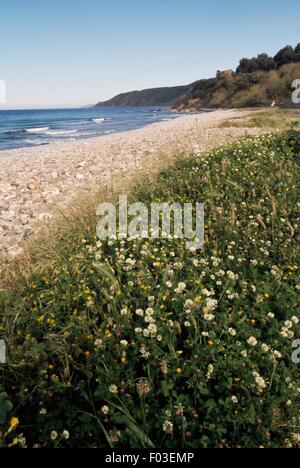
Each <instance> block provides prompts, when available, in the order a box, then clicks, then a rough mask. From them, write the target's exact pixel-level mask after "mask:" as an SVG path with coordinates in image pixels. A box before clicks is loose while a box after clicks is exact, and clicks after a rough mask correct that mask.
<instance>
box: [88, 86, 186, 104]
mask: <svg viewBox="0 0 300 468" xmlns="http://www.w3.org/2000/svg"><path fill="white" fill-rule="evenodd" d="M191 89H192V85H188V86H175V87H171V88H154V89H144V90H143V91H132V92H129V93H123V94H119V95H118V96H115V97H114V98H113V99H110V100H109V101H105V102H99V103H98V104H97V105H96V107H140V106H172V105H174V104H175V102H176V101H177V99H178V98H180V97H182V96H183V95H184V94H186V93H188V92H189V91H190V90H191Z"/></svg>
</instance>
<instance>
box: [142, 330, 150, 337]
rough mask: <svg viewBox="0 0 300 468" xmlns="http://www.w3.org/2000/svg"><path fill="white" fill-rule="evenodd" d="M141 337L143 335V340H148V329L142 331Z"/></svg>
mask: <svg viewBox="0 0 300 468" xmlns="http://www.w3.org/2000/svg"><path fill="white" fill-rule="evenodd" d="M143 335H144V337H145V338H149V336H150V332H149V330H148V329H146V330H144V331H143Z"/></svg>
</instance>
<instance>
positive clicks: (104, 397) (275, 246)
mask: <svg viewBox="0 0 300 468" xmlns="http://www.w3.org/2000/svg"><path fill="white" fill-rule="evenodd" d="M284 66H286V65H284ZM288 66H291V65H288ZM262 118H263V119H264V117H262ZM299 163H300V133H299V131H298V130H297V127H296V125H295V126H294V128H292V129H291V130H288V131H282V132H281V133H270V134H267V135H264V136H259V137H245V138H244V139H242V140H240V141H239V142H236V143H234V144H230V145H228V146H224V147H221V148H218V149H215V150H212V151H210V152H209V153H206V154H201V155H196V154H186V155H178V160H177V161H176V162H175V163H174V164H173V165H172V166H170V167H168V168H166V169H164V170H161V171H160V172H159V174H158V175H156V176H155V177H152V178H151V177H148V178H147V183H145V181H142V182H141V183H139V184H137V186H136V187H135V188H133V189H132V192H131V201H132V202H134V201H143V202H144V203H146V204H147V203H150V202H152V201H153V200H155V201H156V202H160V201H163V202H164V201H166V199H167V200H168V201H170V202H171V201H175V202H180V203H184V202H186V201H187V200H188V201H190V202H192V203H195V202H204V203H205V207H206V208H205V211H206V225H205V244H204V247H203V249H202V250H201V251H193V250H191V251H189V250H186V248H185V242H184V241H181V240H175V239H170V240H157V239H156V240H141V239H135V240H118V239H112V240H109V241H105V242H103V241H102V242H100V241H99V240H98V239H97V238H96V237H95V226H96V223H97V219H96V216H95V215H93V214H90V212H89V211H84V210H83V213H84V216H83V217H81V222H80V223H76V222H74V220H72V219H66V220H65V221H66V222H65V226H66V227H65V228H64V229H61V230H60V231H58V232H57V233H56V234H57V235H56V248H55V249H53V250H52V251H51V255H49V254H48V257H47V256H45V260H44V263H43V264H41V263H39V262H37V263H36V264H34V260H32V262H33V264H32V265H31V267H32V268H31V273H30V274H29V272H28V268H25V269H24V271H22V268H21V267H20V268H19V272H18V273H16V274H17V276H15V279H14V282H13V283H11V284H7V285H6V287H4V286H3V289H2V291H1V295H0V324H1V328H0V339H1V337H3V338H4V337H5V340H6V342H7V348H8V363H7V364H6V365H0V382H1V383H0V428H1V429H0V446H1V447H17V446H19V447H25V446H27V447H50V448H51V447H66V448H70V447H77V448H78V447H84V448H85V447H98V448H103V447H116V448H120V447H127V448H128V447H132V448H138V447H149V448H153V447H156V448H160V447H164V448H176V449H178V448H180V447H182V448H200V447H203V448H204V447H220V448H225V447H242V448H248V447H249V448H259V447H261V448H265V447H266V448H277V447H297V446H299V444H300V434H299V432H300V431H299V392H300V380H299V368H298V366H297V365H296V364H294V363H293V362H292V352H293V348H292V344H293V341H294V340H295V339H296V338H299V336H300V322H299V291H300V270H299V253H300V252H299V240H300V238H299V225H300V204H299V191H300V184H299ZM40 248H41V247H40ZM44 249H45V251H46V250H47V245H46V246H45V247H44ZM33 259H34V255H33Z"/></svg>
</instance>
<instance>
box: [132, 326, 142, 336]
mask: <svg viewBox="0 0 300 468" xmlns="http://www.w3.org/2000/svg"><path fill="white" fill-rule="evenodd" d="M134 331H135V333H136V334H137V335H138V334H139V333H142V332H143V329H142V328H139V327H138V328H135V330H134Z"/></svg>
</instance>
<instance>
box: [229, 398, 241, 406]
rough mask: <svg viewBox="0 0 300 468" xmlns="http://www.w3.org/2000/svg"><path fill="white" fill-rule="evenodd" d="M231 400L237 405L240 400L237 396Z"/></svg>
mask: <svg viewBox="0 0 300 468" xmlns="http://www.w3.org/2000/svg"><path fill="white" fill-rule="evenodd" d="M231 401H232V403H233V404H234V405H237V404H238V402H239V400H238V399H237V397H236V396H233V397H231Z"/></svg>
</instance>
